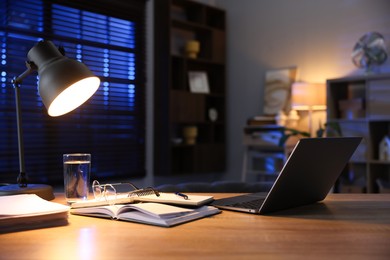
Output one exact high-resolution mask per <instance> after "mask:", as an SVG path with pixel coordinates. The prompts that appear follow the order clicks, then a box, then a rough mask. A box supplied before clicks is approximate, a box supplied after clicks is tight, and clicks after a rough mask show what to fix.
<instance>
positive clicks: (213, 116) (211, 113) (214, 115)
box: [208, 107, 218, 122]
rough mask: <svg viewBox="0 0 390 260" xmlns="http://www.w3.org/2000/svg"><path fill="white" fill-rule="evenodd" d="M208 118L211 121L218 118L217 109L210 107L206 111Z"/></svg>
mask: <svg viewBox="0 0 390 260" xmlns="http://www.w3.org/2000/svg"><path fill="white" fill-rule="evenodd" d="M208 115H209V119H210V121H211V122H215V121H217V119H218V110H217V109H216V108H214V107H210V108H209V111H208Z"/></svg>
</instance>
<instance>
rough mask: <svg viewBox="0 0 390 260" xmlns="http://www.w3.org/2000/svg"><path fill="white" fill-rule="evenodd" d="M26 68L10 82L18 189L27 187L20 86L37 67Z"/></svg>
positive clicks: (28, 64) (32, 65) (28, 66)
mask: <svg viewBox="0 0 390 260" xmlns="http://www.w3.org/2000/svg"><path fill="white" fill-rule="evenodd" d="M26 67H27V70H25V71H24V72H23V73H22V74H20V75H19V76H18V77H15V78H14V79H13V80H12V85H13V87H14V89H15V105H16V123H17V131H18V150H19V175H18V178H17V182H18V184H19V187H27V173H26V171H25V167H24V141H23V129H22V116H21V106H20V84H22V82H23V80H24V79H25V78H26V77H27V76H28V75H30V74H31V73H32V72H34V71H36V70H37V66H36V65H35V64H34V63H33V62H29V61H26Z"/></svg>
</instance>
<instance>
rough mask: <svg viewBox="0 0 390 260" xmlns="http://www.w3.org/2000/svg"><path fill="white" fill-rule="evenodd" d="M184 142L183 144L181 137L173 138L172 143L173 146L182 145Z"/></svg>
mask: <svg viewBox="0 0 390 260" xmlns="http://www.w3.org/2000/svg"><path fill="white" fill-rule="evenodd" d="M182 142H183V138H180V137H174V138H172V143H173V144H181V143H182Z"/></svg>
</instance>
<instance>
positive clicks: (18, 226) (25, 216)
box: [0, 194, 69, 233]
mask: <svg viewBox="0 0 390 260" xmlns="http://www.w3.org/2000/svg"><path fill="white" fill-rule="evenodd" d="M0 205H1V207H0V233H4V232H11V231H19V230H27V229H35V228H43V227H51V226H60V225H66V224H68V212H69V207H68V206H65V205H62V204H59V203H55V202H50V201H47V200H44V199H42V198H40V197H38V196H37V195H35V194H22V195H11V196H0Z"/></svg>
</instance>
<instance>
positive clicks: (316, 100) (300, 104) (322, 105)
mask: <svg viewBox="0 0 390 260" xmlns="http://www.w3.org/2000/svg"><path fill="white" fill-rule="evenodd" d="M291 107H292V109H294V110H307V111H309V110H324V109H326V87H325V84H320V83H306V82H295V83H293V85H292V89H291Z"/></svg>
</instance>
